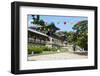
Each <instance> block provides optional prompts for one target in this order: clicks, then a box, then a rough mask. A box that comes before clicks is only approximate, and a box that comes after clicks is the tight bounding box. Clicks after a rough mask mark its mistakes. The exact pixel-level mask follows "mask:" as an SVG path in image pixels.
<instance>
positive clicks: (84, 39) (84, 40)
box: [73, 20, 88, 50]
mask: <svg viewBox="0 0 100 76" xmlns="http://www.w3.org/2000/svg"><path fill="white" fill-rule="evenodd" d="M73 29H74V30H76V32H75V33H74V40H75V43H76V44H77V45H78V46H80V47H81V48H84V49H85V50H88V21H87V20H84V21H80V22H78V23H76V24H75V25H74V26H73Z"/></svg>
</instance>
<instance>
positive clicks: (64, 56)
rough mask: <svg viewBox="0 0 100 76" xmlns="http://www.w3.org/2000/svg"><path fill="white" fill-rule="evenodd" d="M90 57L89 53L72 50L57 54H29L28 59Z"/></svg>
mask: <svg viewBox="0 0 100 76" xmlns="http://www.w3.org/2000/svg"><path fill="white" fill-rule="evenodd" d="M84 58H88V56H87V55H79V54H74V53H71V52H63V53H56V54H48V55H36V56H28V60H31V61H37V60H61V59H62V60H63V59H84Z"/></svg>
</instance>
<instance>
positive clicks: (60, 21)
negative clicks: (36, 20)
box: [28, 15, 88, 31]
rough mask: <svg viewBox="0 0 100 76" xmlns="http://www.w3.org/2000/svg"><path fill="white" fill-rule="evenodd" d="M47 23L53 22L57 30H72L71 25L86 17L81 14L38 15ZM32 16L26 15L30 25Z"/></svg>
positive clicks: (86, 18)
mask: <svg viewBox="0 0 100 76" xmlns="http://www.w3.org/2000/svg"><path fill="white" fill-rule="evenodd" d="M40 19H42V20H43V21H44V22H46V23H47V24H50V23H52V22H53V23H55V26H56V27H58V28H60V30H59V31H73V29H72V27H73V26H74V25H75V24H76V23H78V22H79V21H83V20H88V17H83V16H53V15H40ZM31 22H32V16H31V15H28V26H32V23H31Z"/></svg>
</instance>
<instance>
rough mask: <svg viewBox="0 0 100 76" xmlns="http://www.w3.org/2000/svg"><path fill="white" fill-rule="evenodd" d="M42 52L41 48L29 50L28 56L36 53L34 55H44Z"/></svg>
mask: <svg viewBox="0 0 100 76" xmlns="http://www.w3.org/2000/svg"><path fill="white" fill-rule="evenodd" d="M42 51H43V50H42V49H41V48H39V47H31V48H28V54H32V52H34V54H39V53H42Z"/></svg>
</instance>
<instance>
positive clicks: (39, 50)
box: [28, 45, 57, 54]
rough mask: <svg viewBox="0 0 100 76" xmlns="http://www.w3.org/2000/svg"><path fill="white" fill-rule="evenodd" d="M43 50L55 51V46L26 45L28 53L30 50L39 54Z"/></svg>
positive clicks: (30, 52)
mask: <svg viewBox="0 0 100 76" xmlns="http://www.w3.org/2000/svg"><path fill="white" fill-rule="evenodd" d="M43 51H57V49H56V48H50V47H47V46H39V45H37V46H28V54H32V52H34V54H40V53H42V52H43Z"/></svg>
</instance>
